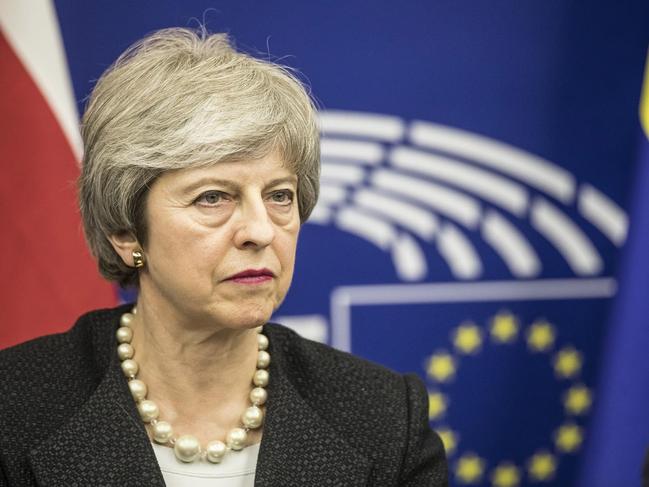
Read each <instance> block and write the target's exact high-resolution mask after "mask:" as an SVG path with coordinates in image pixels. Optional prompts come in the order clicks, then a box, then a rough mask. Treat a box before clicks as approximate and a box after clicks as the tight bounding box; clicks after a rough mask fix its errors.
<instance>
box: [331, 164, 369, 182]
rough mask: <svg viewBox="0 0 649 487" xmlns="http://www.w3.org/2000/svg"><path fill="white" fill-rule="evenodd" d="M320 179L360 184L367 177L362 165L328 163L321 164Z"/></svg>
mask: <svg viewBox="0 0 649 487" xmlns="http://www.w3.org/2000/svg"><path fill="white" fill-rule="evenodd" d="M321 170H322V173H321V174H320V179H321V180H322V181H324V182H334V183H343V184H352V185H358V184H360V183H361V182H362V181H363V178H364V177H365V171H364V170H363V168H362V167H357V166H345V165H343V164H331V163H326V164H322V166H321Z"/></svg>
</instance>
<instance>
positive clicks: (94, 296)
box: [0, 33, 117, 348]
mask: <svg viewBox="0 0 649 487" xmlns="http://www.w3.org/2000/svg"><path fill="white" fill-rule="evenodd" d="M0 148H1V149H2V152H1V153H0V154H1V155H0V157H1V158H2V175H1V176H0V219H1V221H2V237H1V238H0V275H1V279H2V280H1V284H0V295H1V296H2V301H1V303H2V304H1V305H0V348H4V347H7V346H9V345H13V344H16V343H19V342H22V341H25V340H27V339H30V338H33V337H36V336H39V335H44V334H48V333H53V332H57V331H62V330H65V329H67V328H69V326H70V325H71V324H72V323H73V321H74V319H75V318H76V317H77V316H78V315H79V314H81V313H83V312H84V311H86V310H90V309H93V308H97V307H105V306H112V305H114V304H115V303H116V301H117V298H116V294H115V291H114V288H113V287H112V286H111V285H110V284H109V283H108V282H106V281H104V280H102V279H101V278H100V276H99V274H98V271H97V266H96V264H95V262H94V261H93V260H92V258H91V256H90V254H89V251H88V250H87V247H86V245H85V242H84V239H83V233H82V229H81V223H80V216H79V211H78V209H77V205H76V190H75V180H76V178H77V176H78V174H79V167H78V164H77V161H76V158H75V156H74V153H73V151H72V149H71V147H70V144H69V142H68V140H67V138H66V136H65V134H64V132H63V130H62V129H61V126H60V125H59V122H58V121H57V119H56V117H55V116H54V114H53V112H52V110H51V108H50V106H49V105H48V103H47V101H46V99H45V97H44V96H43V95H42V93H41V91H40V90H39V88H38V87H37V85H36V83H35V82H34V80H33V79H32V78H31V76H30V74H29V72H28V71H27V69H26V68H25V66H24V64H23V62H21V59H20V58H19V56H18V55H17V54H16V52H15V51H14V49H13V48H12V46H11V44H10V42H9V41H8V39H7V37H6V36H5V35H4V34H2V33H0Z"/></svg>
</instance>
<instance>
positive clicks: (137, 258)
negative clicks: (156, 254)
mask: <svg viewBox="0 0 649 487" xmlns="http://www.w3.org/2000/svg"><path fill="white" fill-rule="evenodd" d="M133 264H134V265H135V267H136V268H138V269H139V268H140V267H144V254H143V253H142V251H141V250H134V251H133Z"/></svg>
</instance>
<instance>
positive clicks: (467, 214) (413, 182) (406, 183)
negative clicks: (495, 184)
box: [371, 169, 481, 229]
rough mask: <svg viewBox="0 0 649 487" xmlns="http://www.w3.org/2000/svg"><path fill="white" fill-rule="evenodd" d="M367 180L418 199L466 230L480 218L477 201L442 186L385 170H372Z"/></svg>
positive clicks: (389, 190) (387, 189)
mask: <svg viewBox="0 0 649 487" xmlns="http://www.w3.org/2000/svg"><path fill="white" fill-rule="evenodd" d="M371 181H372V184H374V185H375V186H376V187H378V188H381V189H383V190H385V191H388V192H392V193H397V194H400V195H402V196H405V197H406V198H409V199H412V200H416V201H419V202H421V203H423V204H425V205H427V206H429V207H431V208H433V209H434V210H436V211H437V212H439V213H441V214H444V215H446V216H448V217H449V218H452V219H454V220H457V221H459V222H460V223H462V224H463V225H464V226H466V227H468V228H470V229H475V228H477V226H478V223H479V221H480V213H481V211H480V204H479V203H478V202H477V201H476V200H475V199H473V198H471V197H469V196H466V195H464V194H462V193H459V192H457V191H453V190H452V189H449V188H447V187H445V186H441V185H438V184H435V183H431V182H430V181H422V180H421V179H417V178H414V177H410V176H404V175H402V174H399V173H397V172H395V171H390V170H387V169H380V170H378V171H376V172H374V173H373V174H372V176H371Z"/></svg>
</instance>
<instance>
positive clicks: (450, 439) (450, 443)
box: [435, 428, 459, 457]
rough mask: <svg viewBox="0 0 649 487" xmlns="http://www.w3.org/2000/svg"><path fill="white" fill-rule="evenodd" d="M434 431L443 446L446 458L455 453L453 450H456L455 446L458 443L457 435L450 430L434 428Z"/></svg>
mask: <svg viewBox="0 0 649 487" xmlns="http://www.w3.org/2000/svg"><path fill="white" fill-rule="evenodd" d="M435 431H436V432H437V434H438V435H439V437H440V438H441V440H442V443H443V444H444V451H445V452H446V456H447V457H449V456H451V455H452V454H453V453H454V452H455V448H457V444H458V442H459V438H458V435H457V433H456V432H455V431H453V430H452V429H450V428H435Z"/></svg>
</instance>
